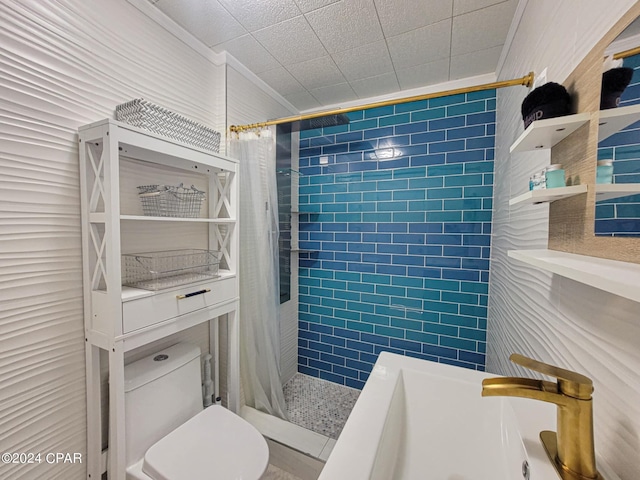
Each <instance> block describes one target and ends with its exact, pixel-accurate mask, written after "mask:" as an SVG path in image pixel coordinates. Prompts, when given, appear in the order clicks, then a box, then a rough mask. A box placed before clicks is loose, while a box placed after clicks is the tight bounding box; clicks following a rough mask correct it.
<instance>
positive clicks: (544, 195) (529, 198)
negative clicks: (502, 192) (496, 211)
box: [509, 185, 587, 205]
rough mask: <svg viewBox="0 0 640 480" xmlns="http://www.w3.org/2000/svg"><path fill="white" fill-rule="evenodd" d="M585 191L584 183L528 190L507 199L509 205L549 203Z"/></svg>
mask: <svg viewBox="0 0 640 480" xmlns="http://www.w3.org/2000/svg"><path fill="white" fill-rule="evenodd" d="M586 192H587V186H586V185H572V186H570V187H559V188H547V189H544V190H530V191H528V192H526V193H523V194H522V195H518V196H517V197H515V198H512V199H511V200H509V205H517V204H520V203H524V204H533V203H550V202H555V201H556V200H560V199H562V198H568V197H573V196H574V195H580V194H582V193H586Z"/></svg>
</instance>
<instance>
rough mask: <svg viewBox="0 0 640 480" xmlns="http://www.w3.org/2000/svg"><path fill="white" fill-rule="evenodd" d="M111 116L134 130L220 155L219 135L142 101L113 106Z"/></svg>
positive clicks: (153, 104)
mask: <svg viewBox="0 0 640 480" xmlns="http://www.w3.org/2000/svg"><path fill="white" fill-rule="evenodd" d="M115 116H116V120H119V121H121V122H124V123H128V124H129V125H133V126H134V127H138V128H142V129H144V130H148V131H150V132H153V133H157V134H158V135H162V136H164V137H168V138H172V139H174V140H178V141H180V142H183V143H186V144H189V145H193V146H194V147H198V148H203V149H205V150H211V151H212V152H215V153H218V152H219V151H220V132H217V131H215V130H213V129H211V128H209V127H206V126H204V125H202V124H200V123H198V122H196V121H194V120H191V119H189V118H187V117H183V116H182V115H179V114H177V113H175V112H172V111H171V110H169V109H167V108H164V107H161V106H160V105H156V104H155V103H151V102H149V101H147V100H145V99H144V98H136V99H135V100H131V101H129V102H126V103H122V104H120V105H117V106H116V114H115Z"/></svg>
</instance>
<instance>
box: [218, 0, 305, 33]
mask: <svg viewBox="0 0 640 480" xmlns="http://www.w3.org/2000/svg"><path fill="white" fill-rule="evenodd" d="M218 1H219V2H220V3H221V4H222V6H224V8H226V9H227V11H228V12H229V13H230V14H231V15H233V17H234V18H235V19H236V20H237V21H238V22H239V23H240V24H241V25H242V26H244V28H246V29H247V30H249V31H250V32H253V31H255V30H259V29H261V28H265V27H268V26H269V25H273V24H275V23H279V22H283V21H284V20H288V19H290V18H293V17H297V16H298V15H300V14H301V13H302V12H300V9H299V8H298V5H296V3H295V2H294V0H269V1H256V0H218Z"/></svg>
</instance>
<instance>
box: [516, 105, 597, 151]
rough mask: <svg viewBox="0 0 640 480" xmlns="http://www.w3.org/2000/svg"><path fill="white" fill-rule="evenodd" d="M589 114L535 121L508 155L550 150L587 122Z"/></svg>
mask: <svg viewBox="0 0 640 480" xmlns="http://www.w3.org/2000/svg"><path fill="white" fill-rule="evenodd" d="M589 118H590V114H589V113H576V114H574V115H565V116H563V117H555V118H547V119H544V120H536V121H535V122H531V124H530V125H529V126H528V127H527V128H526V129H525V131H524V132H522V134H521V135H520V136H519V137H518V139H517V140H516V141H515V142H513V145H511V148H510V149H509V153H515V152H527V151H531V150H542V149H545V148H551V147H553V146H554V145H555V144H557V143H558V142H560V141H561V140H564V139H565V138H567V137H568V136H569V135H571V134H572V133H573V132H575V131H576V130H577V129H578V128H580V127H581V126H582V125H584V124H585V123H587V122H588V121H589Z"/></svg>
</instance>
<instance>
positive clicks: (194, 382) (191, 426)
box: [124, 343, 269, 480]
mask: <svg viewBox="0 0 640 480" xmlns="http://www.w3.org/2000/svg"><path fill="white" fill-rule="evenodd" d="M124 370H125V371H124V376H125V412H126V442H127V447H126V459H127V478H128V479H136V480H150V479H152V480H196V479H197V480H205V479H212V480H213V479H216V480H217V479H219V480H258V479H259V478H260V477H262V475H263V474H264V473H265V471H266V469H267V465H268V463H269V449H268V447H267V442H266V441H265V439H264V437H263V436H262V435H261V434H260V432H258V430H256V429H255V428H254V427H253V426H252V425H250V424H249V423H248V422H246V421H245V420H243V419H242V418H240V417H239V416H237V415H235V414H234V413H232V412H231V411H229V410H227V409H225V408H224V407H221V406H217V405H215V406H211V407H209V408H207V409H203V407H202V388H201V378H200V349H199V348H198V347H197V346H195V345H191V344H188V343H179V344H177V345H174V346H172V347H169V348H167V349H165V350H162V351H161V352H157V353H155V354H153V355H151V356H148V357H145V358H143V359H142V360H138V361H137V362H134V363H131V364H129V365H127V366H126V367H125V369H124Z"/></svg>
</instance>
